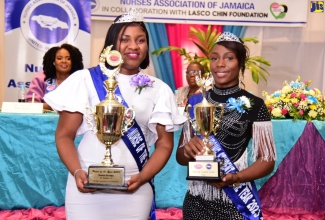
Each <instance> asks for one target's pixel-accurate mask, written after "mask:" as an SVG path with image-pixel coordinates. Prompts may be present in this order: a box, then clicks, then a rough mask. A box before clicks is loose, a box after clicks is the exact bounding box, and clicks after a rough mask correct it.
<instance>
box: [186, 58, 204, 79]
mask: <svg viewBox="0 0 325 220" xmlns="http://www.w3.org/2000/svg"><path fill="white" fill-rule="evenodd" d="M192 65H198V66H199V67H200V70H201V76H203V74H204V72H205V71H204V66H203V65H202V64H201V63H200V62H198V61H191V62H190V63H189V64H188V65H187V68H186V70H188V68H189V67H190V66H192Z"/></svg>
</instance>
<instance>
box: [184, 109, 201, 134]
mask: <svg viewBox="0 0 325 220" xmlns="http://www.w3.org/2000/svg"><path fill="white" fill-rule="evenodd" d="M191 108H192V105H191V104H188V105H187V106H186V113H187V114H186V116H187V118H188V120H189V122H190V124H191V126H192V128H193V129H194V132H195V133H194V135H196V133H197V132H199V128H198V126H197V123H196V120H195V118H191V116H190V109H191Z"/></svg>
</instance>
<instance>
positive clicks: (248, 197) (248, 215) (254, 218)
mask: <svg viewBox="0 0 325 220" xmlns="http://www.w3.org/2000/svg"><path fill="white" fill-rule="evenodd" d="M202 99H203V97H202V95H201V94H199V95H193V96H192V97H191V98H190V100H189V104H191V105H192V107H193V108H191V109H190V112H189V113H190V116H191V118H194V106H195V104H197V103H199V102H201V101H202ZM199 136H200V135H199ZM200 138H202V137H200ZM209 141H210V143H211V144H212V147H211V150H212V151H214V152H215V153H216V157H217V159H218V160H221V159H223V160H224V165H223V171H224V172H225V173H235V172H238V169H237V168H236V166H235V165H234V164H233V162H232V161H231V160H230V158H229V157H228V155H227V153H226V152H225V151H224V149H223V148H222V146H221V145H220V143H219V141H218V140H217V138H216V137H215V136H214V135H213V134H211V135H210V137H209ZM250 183H251V186H252V189H250V188H249V186H248V184H247V183H241V184H240V185H239V186H238V187H224V188H223V190H224V191H225V193H226V194H227V195H228V197H229V198H230V199H231V201H232V202H233V203H234V204H235V206H236V208H237V210H238V211H239V212H240V213H241V214H242V215H243V216H244V218H245V220H262V219H263V216H262V209H261V202H260V199H259V196H258V193H257V188H256V185H255V182H254V181H251V182H250Z"/></svg>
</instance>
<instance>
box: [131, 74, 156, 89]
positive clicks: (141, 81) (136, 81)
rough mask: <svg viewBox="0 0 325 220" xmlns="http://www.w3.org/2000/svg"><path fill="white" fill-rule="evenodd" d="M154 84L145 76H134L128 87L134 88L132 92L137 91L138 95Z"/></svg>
mask: <svg viewBox="0 0 325 220" xmlns="http://www.w3.org/2000/svg"><path fill="white" fill-rule="evenodd" d="M154 82H155V81H151V79H150V77H149V76H147V75H141V74H136V75H134V76H133V77H132V78H131V80H130V85H131V86H136V88H135V90H134V92H136V91H139V94H140V93H141V90H142V89H143V88H146V87H152V84H153V83H154Z"/></svg>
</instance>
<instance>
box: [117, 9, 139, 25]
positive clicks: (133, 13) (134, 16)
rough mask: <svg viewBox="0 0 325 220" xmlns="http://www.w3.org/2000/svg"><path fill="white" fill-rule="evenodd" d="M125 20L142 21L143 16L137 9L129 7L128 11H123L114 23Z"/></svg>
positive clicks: (124, 21)
mask: <svg viewBox="0 0 325 220" xmlns="http://www.w3.org/2000/svg"><path fill="white" fill-rule="evenodd" d="M126 22H143V16H142V14H140V13H139V12H138V10H137V9H135V8H131V9H130V11H129V12H128V13H124V14H123V15H122V16H121V17H120V18H119V19H118V20H117V21H115V22H114V24H117V23H126Z"/></svg>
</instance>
